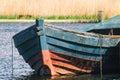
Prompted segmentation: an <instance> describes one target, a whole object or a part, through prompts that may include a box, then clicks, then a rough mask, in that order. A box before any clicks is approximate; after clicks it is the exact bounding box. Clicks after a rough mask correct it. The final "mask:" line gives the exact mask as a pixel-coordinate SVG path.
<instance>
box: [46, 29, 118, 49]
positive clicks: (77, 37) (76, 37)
mask: <svg viewBox="0 0 120 80" xmlns="http://www.w3.org/2000/svg"><path fill="white" fill-rule="evenodd" d="M45 30H46V31H45V32H46V35H47V36H50V37H54V38H58V39H62V40H65V41H71V42H75V43H78V44H84V45H90V46H96V47H100V46H102V47H114V46H116V45H117V44H118V43H119V41H120V39H116V38H104V37H103V36H102V35H97V34H96V36H95V35H91V33H90V34H89V33H84V32H81V33H76V34H75V33H73V32H69V31H63V30H59V29H54V28H49V27H46V28H45Z"/></svg>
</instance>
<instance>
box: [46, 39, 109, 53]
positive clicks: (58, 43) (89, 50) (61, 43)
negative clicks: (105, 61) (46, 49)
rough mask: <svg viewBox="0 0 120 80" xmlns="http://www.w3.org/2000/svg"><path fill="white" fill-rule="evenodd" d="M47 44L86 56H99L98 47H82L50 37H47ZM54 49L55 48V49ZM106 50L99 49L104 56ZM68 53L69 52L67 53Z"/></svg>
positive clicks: (81, 45)
mask: <svg viewBox="0 0 120 80" xmlns="http://www.w3.org/2000/svg"><path fill="white" fill-rule="evenodd" d="M47 42H48V45H49V44H53V45H56V46H58V47H59V46H60V47H63V48H68V49H71V50H75V51H81V52H85V53H88V54H91V55H92V54H93V55H100V47H94V46H88V45H83V44H76V43H73V42H68V41H64V40H60V39H56V38H52V37H47ZM55 49H56V48H55ZM107 49H108V48H105V47H104V48H101V54H105V52H106V51H107ZM68 53H69V51H68Z"/></svg>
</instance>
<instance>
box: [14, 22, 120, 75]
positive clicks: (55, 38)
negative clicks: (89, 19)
mask: <svg viewBox="0 0 120 80" xmlns="http://www.w3.org/2000/svg"><path fill="white" fill-rule="evenodd" d="M37 21H38V22H36V24H35V25H33V26H31V27H30V28H28V29H26V30H24V31H22V32H20V33H18V34H16V35H15V36H14V37H13V38H14V42H15V46H16V47H17V49H18V51H19V53H20V54H21V55H22V56H23V58H24V60H25V61H26V62H27V63H29V65H30V66H31V68H33V69H35V71H36V72H38V73H40V74H41V72H40V71H41V68H42V69H46V68H43V66H44V65H47V66H48V68H50V66H49V65H48V64H47V63H46V62H45V58H47V57H48V58H49V59H51V61H52V66H53V67H54V70H55V72H56V73H59V74H67V73H79V72H81V73H91V72H99V68H100V63H99V62H100V61H102V64H103V70H107V71H110V70H111V71H117V69H118V68H119V62H118V61H119V57H118V56H119V41H120V38H110V37H107V36H106V35H105V36H104V35H101V34H95V33H90V32H82V31H75V30H70V29H64V28H61V27H56V26H53V25H45V26H43V23H41V20H37ZM42 22H43V21H42ZM40 23H41V24H40ZM41 26H42V27H41ZM45 51H50V52H47V53H48V54H50V56H46V57H45V54H46V53H44V52H45ZM109 61H112V62H111V63H110V62H109ZM50 63H51V62H50ZM60 64H61V65H60ZM64 65H66V66H64ZM83 66H84V67H83ZM50 69H51V68H50ZM63 69H64V70H63ZM42 71H44V73H45V74H46V73H48V72H45V70H42ZM47 71H48V70H47ZM51 72H52V71H51Z"/></svg>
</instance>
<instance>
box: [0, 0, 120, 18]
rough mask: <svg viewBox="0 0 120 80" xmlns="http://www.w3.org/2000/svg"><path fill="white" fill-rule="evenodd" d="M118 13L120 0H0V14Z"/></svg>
mask: <svg viewBox="0 0 120 80" xmlns="http://www.w3.org/2000/svg"><path fill="white" fill-rule="evenodd" d="M99 10H102V11H104V14H105V16H107V17H112V16H115V15H117V14H120V0H0V15H33V16H38V15H39V16H58V15H59V16H66V15H72V16H75V15H95V14H97V13H98V11H99Z"/></svg>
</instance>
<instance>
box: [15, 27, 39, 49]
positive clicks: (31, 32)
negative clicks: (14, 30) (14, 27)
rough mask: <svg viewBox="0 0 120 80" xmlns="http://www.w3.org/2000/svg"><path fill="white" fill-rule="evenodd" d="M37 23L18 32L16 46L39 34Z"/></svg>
mask: <svg viewBox="0 0 120 80" xmlns="http://www.w3.org/2000/svg"><path fill="white" fill-rule="evenodd" d="M35 27H36V26H35V25H33V26H31V27H30V28H27V29H26V30H23V31H21V32H20V33H18V34H16V35H15V36H14V37H13V38H14V42H15V46H16V47H18V46H19V45H21V44H23V43H25V42H26V41H28V40H30V39H32V38H34V37H36V36H37V34H36V30H35Z"/></svg>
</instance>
